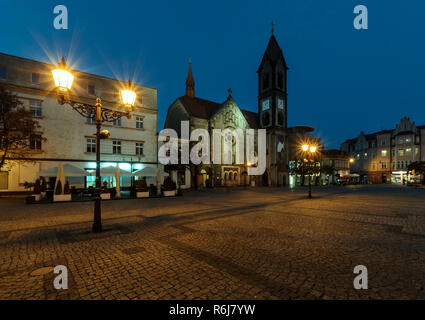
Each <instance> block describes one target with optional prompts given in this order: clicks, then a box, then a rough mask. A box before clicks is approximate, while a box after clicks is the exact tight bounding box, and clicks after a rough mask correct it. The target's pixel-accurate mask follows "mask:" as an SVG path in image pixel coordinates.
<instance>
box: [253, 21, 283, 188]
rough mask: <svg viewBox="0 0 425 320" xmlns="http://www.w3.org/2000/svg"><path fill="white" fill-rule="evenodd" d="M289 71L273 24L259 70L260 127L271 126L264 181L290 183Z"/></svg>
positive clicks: (279, 183) (275, 184) (279, 184)
mask: <svg viewBox="0 0 425 320" xmlns="http://www.w3.org/2000/svg"><path fill="white" fill-rule="evenodd" d="M272 25H273V24H272ZM287 71H288V66H287V65H286V61H285V58H284V56H283V52H282V49H281V48H280V47H279V44H278V43H277V41H276V38H275V36H274V30H273V28H272V34H271V36H270V39H269V43H268V44H267V48H266V51H265V52H264V55H263V58H262V59H261V64H260V67H259V68H258V70H257V74H258V127H259V128H261V129H266V130H267V133H266V137H267V147H266V150H267V155H266V159H267V165H266V172H265V173H264V175H263V179H262V181H263V185H269V186H270V185H272V186H287V185H288V182H289V166H288V155H289V153H288V152H289V151H288V132H287V127H288V122H287V106H288V104H287V98H288V95H287V86H286V73H287Z"/></svg>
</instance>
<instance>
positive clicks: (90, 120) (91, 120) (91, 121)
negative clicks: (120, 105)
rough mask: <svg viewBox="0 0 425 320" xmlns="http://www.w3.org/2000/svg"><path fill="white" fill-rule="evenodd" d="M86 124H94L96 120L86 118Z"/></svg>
mask: <svg viewBox="0 0 425 320" xmlns="http://www.w3.org/2000/svg"><path fill="white" fill-rule="evenodd" d="M87 123H91V124H93V123H96V119H95V118H87Z"/></svg>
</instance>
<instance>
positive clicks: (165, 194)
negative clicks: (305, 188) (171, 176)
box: [164, 190, 176, 197]
mask: <svg viewBox="0 0 425 320" xmlns="http://www.w3.org/2000/svg"><path fill="white" fill-rule="evenodd" d="M175 195H176V190H170V191H164V197H174V196H175Z"/></svg>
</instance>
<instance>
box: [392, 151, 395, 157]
mask: <svg viewBox="0 0 425 320" xmlns="http://www.w3.org/2000/svg"><path fill="white" fill-rule="evenodd" d="M391 156H392V157H393V158H394V157H395V149H392V150H391Z"/></svg>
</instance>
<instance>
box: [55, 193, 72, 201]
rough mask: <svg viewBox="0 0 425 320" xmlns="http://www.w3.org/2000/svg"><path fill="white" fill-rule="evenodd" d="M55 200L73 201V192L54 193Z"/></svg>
mask: <svg viewBox="0 0 425 320" xmlns="http://www.w3.org/2000/svg"><path fill="white" fill-rule="evenodd" d="M53 201H54V202H57V201H71V194H54V195H53Z"/></svg>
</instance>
